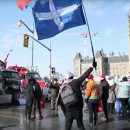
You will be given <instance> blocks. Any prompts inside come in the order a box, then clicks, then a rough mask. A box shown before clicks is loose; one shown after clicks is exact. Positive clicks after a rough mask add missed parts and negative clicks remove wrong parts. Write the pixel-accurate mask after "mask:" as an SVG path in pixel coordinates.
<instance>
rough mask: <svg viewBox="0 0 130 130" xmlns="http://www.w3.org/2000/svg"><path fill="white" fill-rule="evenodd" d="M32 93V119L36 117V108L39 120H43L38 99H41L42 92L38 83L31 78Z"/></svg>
mask: <svg viewBox="0 0 130 130" xmlns="http://www.w3.org/2000/svg"><path fill="white" fill-rule="evenodd" d="M33 93H34V100H33V105H34V107H33V118H32V119H35V118H36V116H35V114H36V106H37V108H38V112H39V119H40V120H41V119H43V116H42V114H41V107H40V99H41V98H42V97H43V95H42V90H41V87H40V85H39V83H38V82H37V81H36V80H35V79H34V78H33Z"/></svg>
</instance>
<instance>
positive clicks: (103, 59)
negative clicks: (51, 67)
mask: <svg viewBox="0 0 130 130" xmlns="http://www.w3.org/2000/svg"><path fill="white" fill-rule="evenodd" d="M95 59H96V61H97V70H96V71H95V70H94V71H93V75H97V76H98V75H101V74H105V75H111V76H115V75H117V74H118V75H121V76H123V75H128V74H129V72H130V12H129V14H128V55H125V54H124V53H123V54H122V55H121V54H120V53H119V55H118V56H115V55H114V53H113V52H110V53H109V56H108V57H107V56H106V54H105V53H104V51H103V49H101V50H99V51H97V52H96V55H95ZM92 61H93V59H92V58H88V57H84V58H82V55H81V54H80V53H76V56H75V58H74V75H75V76H80V75H82V74H83V73H84V72H85V71H86V69H87V68H89V67H90V66H92Z"/></svg>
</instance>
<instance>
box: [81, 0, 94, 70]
mask: <svg viewBox="0 0 130 130" xmlns="http://www.w3.org/2000/svg"><path fill="white" fill-rule="evenodd" d="M82 7H83V12H84V17H85V21H86V24H87V27H88V33H89V38H90V43H91V48H92V54H93V62H95V56H94V49H93V43H92V37H91V33H90V28H89V24H88V18H87V14H86V12H85V7H84V4H83V2H82ZM95 70H96V68H95Z"/></svg>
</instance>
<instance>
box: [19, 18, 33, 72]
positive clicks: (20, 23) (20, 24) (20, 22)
mask: <svg viewBox="0 0 130 130" xmlns="http://www.w3.org/2000/svg"><path fill="white" fill-rule="evenodd" d="M22 24H23V25H24V26H25V27H26V28H27V29H28V30H29V31H30V32H31V33H32V37H33V38H34V24H33V27H32V30H31V29H30V28H29V27H28V26H27V25H26V24H25V23H24V22H23V21H22V20H19V21H18V23H17V26H18V27H21V26H22ZM33 38H32V59H31V62H32V64H31V71H32V70H33V68H34V67H33V50H34V39H33Z"/></svg>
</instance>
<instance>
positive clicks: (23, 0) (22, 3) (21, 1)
mask: <svg viewBox="0 0 130 130" xmlns="http://www.w3.org/2000/svg"><path fill="white" fill-rule="evenodd" d="M31 1H32V0H17V2H16V5H17V6H18V7H19V8H20V9H21V10H23V9H24V8H25V6H26V5H27V4H29V3H30V2H31Z"/></svg>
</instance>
